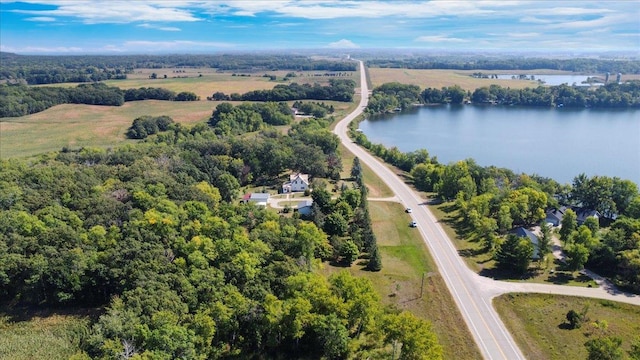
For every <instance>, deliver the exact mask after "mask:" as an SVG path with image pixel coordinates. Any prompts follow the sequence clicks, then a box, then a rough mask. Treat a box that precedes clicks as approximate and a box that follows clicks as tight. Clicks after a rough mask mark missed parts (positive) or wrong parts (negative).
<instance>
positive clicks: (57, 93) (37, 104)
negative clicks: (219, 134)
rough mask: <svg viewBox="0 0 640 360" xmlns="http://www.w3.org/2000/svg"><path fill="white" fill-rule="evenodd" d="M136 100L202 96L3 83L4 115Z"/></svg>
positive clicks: (0, 95) (104, 87) (0, 105)
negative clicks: (72, 105) (57, 107)
mask: <svg viewBox="0 0 640 360" xmlns="http://www.w3.org/2000/svg"><path fill="white" fill-rule="evenodd" d="M136 100H169V101H197V100H199V97H198V96H197V95H196V94H194V93H192V92H189V91H183V92H180V93H177V94H176V93H175V92H174V91H171V90H167V89H162V88H144V87H143V88H139V89H127V90H124V91H123V90H120V89H119V88H117V87H113V86H107V85H105V84H103V83H92V84H80V85H78V86H77V87H75V88H62V87H51V86H43V87H34V86H26V85H7V84H0V118H2V117H14V116H24V115H29V114H34V113H37V112H40V111H44V110H46V109H48V108H50V107H52V106H55V105H60V104H85V105H106V106H121V105H122V104H124V103H125V101H136Z"/></svg>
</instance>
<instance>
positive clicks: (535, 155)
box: [360, 105, 640, 184]
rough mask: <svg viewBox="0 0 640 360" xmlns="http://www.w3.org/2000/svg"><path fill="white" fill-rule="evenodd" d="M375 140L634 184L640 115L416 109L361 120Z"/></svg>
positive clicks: (446, 157)
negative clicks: (599, 176)
mask: <svg viewBox="0 0 640 360" xmlns="http://www.w3.org/2000/svg"><path fill="white" fill-rule="evenodd" d="M360 129H362V131H363V132H364V134H365V135H367V138H368V139H369V140H370V141H372V142H374V143H381V144H384V145H385V146H387V147H392V146H396V147H398V149H400V150H401V151H404V152H409V151H414V150H417V149H426V150H428V151H429V154H430V155H431V156H437V157H438V161H439V162H440V163H444V164H447V163H449V162H452V161H457V160H462V159H466V158H473V159H475V160H476V162H477V163H478V164H479V165H482V166H488V165H495V166H498V167H505V168H509V169H511V170H513V171H515V172H516V173H521V172H524V173H527V174H533V173H536V174H539V175H542V176H546V177H550V178H553V179H555V180H556V181H558V182H560V183H571V182H572V181H573V178H574V177H575V176H576V175H578V174H580V173H583V172H584V173H585V174H587V175H588V176H593V175H605V176H610V177H613V176H617V177H620V178H623V179H629V180H632V181H634V182H635V183H637V184H640V111H639V110H615V109H611V110H602V109H567V108H562V109H558V108H524V107H507V106H480V105H460V106H451V105H441V106H422V107H418V108H415V109H412V110H409V111H407V112H403V113H398V114H390V115H380V116H375V117H372V118H370V119H368V120H365V121H363V122H361V123H360Z"/></svg>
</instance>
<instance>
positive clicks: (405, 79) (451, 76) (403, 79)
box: [369, 68, 549, 91]
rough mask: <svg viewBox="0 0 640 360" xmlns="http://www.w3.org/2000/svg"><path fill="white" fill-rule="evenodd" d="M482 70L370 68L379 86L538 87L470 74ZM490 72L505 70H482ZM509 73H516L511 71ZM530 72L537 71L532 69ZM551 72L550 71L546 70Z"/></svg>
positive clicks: (526, 83)
mask: <svg viewBox="0 0 640 360" xmlns="http://www.w3.org/2000/svg"><path fill="white" fill-rule="evenodd" d="M479 71H480V70H473V71H471V70H469V71H467V70H420V69H381V68H370V69H369V74H370V75H371V82H372V84H373V86H379V85H382V84H384V83H387V82H393V81H397V82H400V83H403V84H413V85H418V86H420V88H421V89H425V88H429V87H430V88H436V89H441V88H443V87H445V86H453V85H460V87H461V88H463V89H465V90H470V91H473V90H475V89H477V88H479V87H483V86H489V85H491V84H496V85H500V86H503V87H510V88H512V89H522V88H525V87H537V86H538V83H537V82H535V81H526V80H498V79H476V78H473V77H471V76H470V75H471V74H472V73H474V72H479ZM481 72H483V73H486V74H489V73H493V74H498V73H500V74H504V73H505V71H481ZM509 73H514V74H515V73H516V72H515V71H509ZM527 73H528V74H532V73H535V71H533V70H531V71H528V72H527ZM545 73H549V71H548V70H547V71H545Z"/></svg>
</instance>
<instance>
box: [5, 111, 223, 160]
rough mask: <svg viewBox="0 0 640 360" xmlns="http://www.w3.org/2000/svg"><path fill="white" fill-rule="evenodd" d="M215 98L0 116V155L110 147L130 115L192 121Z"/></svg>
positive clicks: (204, 115) (121, 138) (120, 137)
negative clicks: (12, 116)
mask: <svg viewBox="0 0 640 360" xmlns="http://www.w3.org/2000/svg"><path fill="white" fill-rule="evenodd" d="M216 105H217V103H216V102H210V101H194V102H174V101H157V100H146V101H134V102H127V103H125V104H124V105H123V106H97V105H75V104H64V105H58V106H54V107H52V108H50V109H47V110H45V111H43V112H39V113H36V114H31V115H27V116H21V117H17V118H2V119H0V158H2V159H6V158H10V157H24V156H30V155H35V154H39V153H44V152H49V151H57V150H60V149H62V147H64V146H67V147H71V148H78V147H82V146H93V147H110V146H117V145H121V144H123V143H126V142H130V141H131V140H126V138H125V132H126V130H127V128H129V126H131V122H133V119H135V118H137V117H139V116H142V115H151V116H159V115H168V116H170V117H172V118H173V120H174V121H176V122H179V123H183V124H192V123H196V122H202V121H206V120H207V119H208V118H209V117H210V116H211V113H212V111H213V109H214V108H215V106H216Z"/></svg>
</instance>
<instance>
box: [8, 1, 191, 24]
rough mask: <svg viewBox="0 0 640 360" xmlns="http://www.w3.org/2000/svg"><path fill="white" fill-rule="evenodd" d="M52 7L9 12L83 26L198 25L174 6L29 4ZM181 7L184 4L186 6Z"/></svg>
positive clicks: (138, 2) (78, 2)
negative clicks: (68, 20)
mask: <svg viewBox="0 0 640 360" xmlns="http://www.w3.org/2000/svg"><path fill="white" fill-rule="evenodd" d="M31 2H34V3H40V4H50V5H55V6H57V7H58V8H57V9H53V10H13V12H17V13H23V14H32V15H44V16H56V17H72V18H78V19H80V20H81V21H83V22H84V23H86V24H100V23H128V22H135V21H148V22H191V21H199V20H200V19H199V18H197V17H195V16H194V15H193V14H192V12H191V10H187V9H182V8H178V7H171V6H170V5H175V4H176V3H177V2H166V3H163V2H157V3H152V2H142V1H87V0H76V1H44V0H43V1H31ZM183 4H187V3H186V2H185V3H183Z"/></svg>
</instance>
